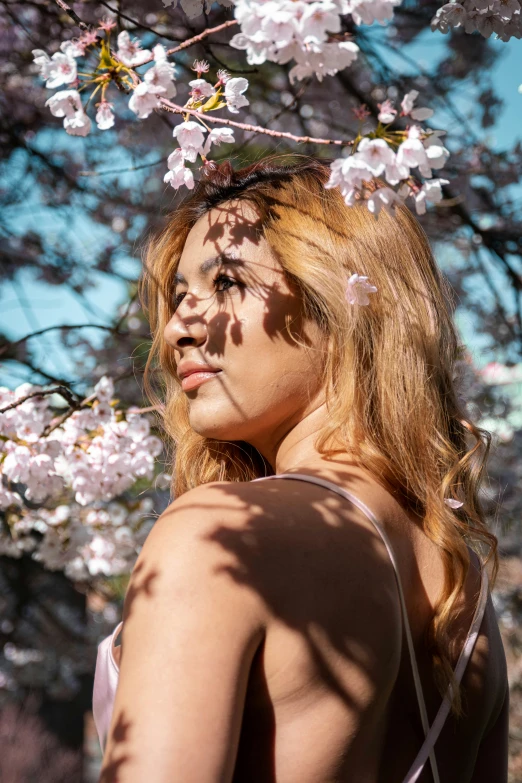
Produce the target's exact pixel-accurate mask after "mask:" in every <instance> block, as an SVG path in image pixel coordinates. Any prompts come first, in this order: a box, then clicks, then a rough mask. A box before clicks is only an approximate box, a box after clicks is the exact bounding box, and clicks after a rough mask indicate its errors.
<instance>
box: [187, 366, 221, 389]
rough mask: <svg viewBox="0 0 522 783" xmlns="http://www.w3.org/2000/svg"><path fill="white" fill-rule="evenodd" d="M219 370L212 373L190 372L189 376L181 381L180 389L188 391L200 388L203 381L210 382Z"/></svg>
mask: <svg viewBox="0 0 522 783" xmlns="http://www.w3.org/2000/svg"><path fill="white" fill-rule="evenodd" d="M219 372H221V370H214V372H191V373H190V375H186V376H185V378H183V380H182V381H181V388H182V389H183V391H190V390H191V389H196V388H197V387H198V386H201V384H202V383H205V381H208V380H210V378H213V377H214V376H215V375H217V374H218V373H219Z"/></svg>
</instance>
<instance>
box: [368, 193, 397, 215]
mask: <svg viewBox="0 0 522 783" xmlns="http://www.w3.org/2000/svg"><path fill="white" fill-rule="evenodd" d="M402 204H403V200H402V199H401V198H400V196H398V194H397V193H396V192H395V191H394V190H392V189H391V188H378V189H377V190H376V191H374V192H373V193H372V194H371V195H370V196H369V197H368V209H369V210H370V212H371V213H372V214H374V215H378V214H379V212H380V211H381V209H384V210H385V211H386V212H387V213H388V214H389V215H394V214H395V208H396V207H398V206H402Z"/></svg>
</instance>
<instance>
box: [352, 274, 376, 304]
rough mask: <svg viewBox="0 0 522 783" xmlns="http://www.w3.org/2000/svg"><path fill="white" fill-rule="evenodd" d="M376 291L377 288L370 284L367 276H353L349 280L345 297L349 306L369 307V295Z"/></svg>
mask: <svg viewBox="0 0 522 783" xmlns="http://www.w3.org/2000/svg"><path fill="white" fill-rule="evenodd" d="M376 291H377V288H376V287H375V286H374V285H372V284H371V283H369V282H368V277H367V276H366V275H358V274H353V275H351V276H350V277H349V278H348V283H347V286H346V291H345V295H346V299H347V301H348V303H349V304H358V305H368V304H370V300H369V299H368V294H373V293H375V292H376Z"/></svg>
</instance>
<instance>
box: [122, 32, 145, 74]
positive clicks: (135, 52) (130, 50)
mask: <svg viewBox="0 0 522 783" xmlns="http://www.w3.org/2000/svg"><path fill="white" fill-rule="evenodd" d="M116 55H117V57H118V59H119V60H121V61H122V63H123V64H124V65H127V66H128V67H129V68H136V67H138V66H140V65H143V64H144V63H147V62H149V60H150V59H151V52H150V51H149V50H148V49H142V48H141V43H140V42H139V40H138V39H137V38H133V39H132V40H131V37H130V35H129V33H128V32H127V30H123V31H122V32H121V33H120V34H119V35H118V49H117V50H116Z"/></svg>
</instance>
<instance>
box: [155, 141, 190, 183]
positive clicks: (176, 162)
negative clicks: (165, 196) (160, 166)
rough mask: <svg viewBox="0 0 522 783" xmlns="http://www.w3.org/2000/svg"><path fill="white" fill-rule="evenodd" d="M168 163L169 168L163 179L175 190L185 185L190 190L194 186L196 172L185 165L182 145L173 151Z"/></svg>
mask: <svg viewBox="0 0 522 783" xmlns="http://www.w3.org/2000/svg"><path fill="white" fill-rule="evenodd" d="M167 165H168V167H169V170H168V171H167V173H166V174H165V176H164V177H163V181H164V182H166V183H168V184H169V185H171V186H172V187H173V188H174V189H175V190H177V189H178V188H180V187H181V186H182V185H185V186H186V187H187V188H188V189H189V190H193V188H194V174H193V173H192V171H191V170H190V169H189V168H187V167H186V166H185V156H184V155H183V150H182V149H181V147H178V149H176V150H174V152H171V153H170V155H169V157H168V160H167Z"/></svg>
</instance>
